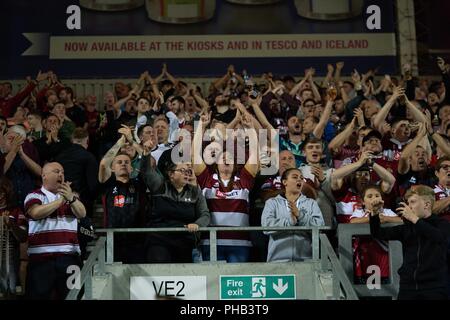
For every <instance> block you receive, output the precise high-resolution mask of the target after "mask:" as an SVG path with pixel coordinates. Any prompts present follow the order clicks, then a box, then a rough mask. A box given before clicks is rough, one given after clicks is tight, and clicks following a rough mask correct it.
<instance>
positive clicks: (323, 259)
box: [320, 241, 330, 271]
mask: <svg viewBox="0 0 450 320" xmlns="http://www.w3.org/2000/svg"><path fill="white" fill-rule="evenodd" d="M320 266H321V269H322V271H328V270H329V269H330V262H329V261H328V253H327V250H326V248H325V244H324V243H323V242H322V241H321V242H320Z"/></svg>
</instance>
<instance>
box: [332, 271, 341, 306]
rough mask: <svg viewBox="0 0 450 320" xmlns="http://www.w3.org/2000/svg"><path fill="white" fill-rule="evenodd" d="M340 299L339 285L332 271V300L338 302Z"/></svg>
mask: <svg viewBox="0 0 450 320" xmlns="http://www.w3.org/2000/svg"><path fill="white" fill-rule="evenodd" d="M340 297H341V283H340V281H339V277H338V276H337V274H336V272H335V270H333V299H334V300H339V299H340Z"/></svg>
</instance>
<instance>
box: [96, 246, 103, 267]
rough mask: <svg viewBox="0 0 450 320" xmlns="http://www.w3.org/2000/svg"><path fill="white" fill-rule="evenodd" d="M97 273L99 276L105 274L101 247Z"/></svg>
mask: <svg viewBox="0 0 450 320" xmlns="http://www.w3.org/2000/svg"><path fill="white" fill-rule="evenodd" d="M97 261H98V272H99V273H100V274H105V247H104V246H103V249H102V250H100V253H99V254H98V260H97Z"/></svg>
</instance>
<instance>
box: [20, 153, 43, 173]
mask: <svg viewBox="0 0 450 320" xmlns="http://www.w3.org/2000/svg"><path fill="white" fill-rule="evenodd" d="M19 156H20V158H21V159H22V161H23V162H24V163H25V166H26V167H27V168H28V170H30V171H31V172H32V173H33V174H34V175H35V176H38V177H40V176H41V173H42V168H41V166H40V165H39V164H37V163H36V162H34V160H33V159H31V158H30V157H29V156H28V155H27V154H26V153H25V152H24V151H23V148H22V146H20V147H19Z"/></svg>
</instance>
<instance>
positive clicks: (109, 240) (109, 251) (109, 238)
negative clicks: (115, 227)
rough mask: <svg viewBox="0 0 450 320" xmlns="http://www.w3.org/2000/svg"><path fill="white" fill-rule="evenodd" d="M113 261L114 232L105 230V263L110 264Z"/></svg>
mask: <svg viewBox="0 0 450 320" xmlns="http://www.w3.org/2000/svg"><path fill="white" fill-rule="evenodd" d="M113 261H114V232H113V231H109V230H108V231H107V232H106V263H107V264H112V263H113Z"/></svg>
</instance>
